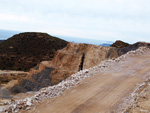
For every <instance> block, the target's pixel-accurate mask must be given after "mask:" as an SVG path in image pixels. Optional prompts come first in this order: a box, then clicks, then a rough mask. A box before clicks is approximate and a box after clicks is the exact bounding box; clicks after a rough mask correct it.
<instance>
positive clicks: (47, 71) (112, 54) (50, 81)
mask: <svg viewBox="0 0 150 113" xmlns="http://www.w3.org/2000/svg"><path fill="white" fill-rule="evenodd" d="M116 57H118V55H117V52H116V51H115V49H114V48H111V47H102V46H96V45H90V44H73V43H69V44H68V45H67V47H65V48H64V49H62V50H58V51H57V53H56V54H55V57H54V59H53V60H52V61H45V62H41V63H40V64H39V65H37V66H36V67H35V68H32V69H31V70H30V72H29V75H28V76H27V78H26V79H23V80H21V81H20V82H19V84H18V85H15V86H14V87H13V88H12V89H11V91H12V92H14V93H19V92H26V91H32V90H33V91H36V90H39V89H40V88H42V87H46V86H50V85H55V84H58V83H59V82H61V81H62V80H64V79H66V78H67V77H69V76H70V75H72V74H74V73H76V72H78V71H80V70H82V69H87V68H90V67H93V66H95V65H98V64H99V63H100V62H101V61H103V60H105V59H111V58H116Z"/></svg>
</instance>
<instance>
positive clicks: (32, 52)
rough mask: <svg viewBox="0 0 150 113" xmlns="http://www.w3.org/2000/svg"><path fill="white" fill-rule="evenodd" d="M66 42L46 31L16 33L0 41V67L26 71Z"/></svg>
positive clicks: (49, 56)
mask: <svg viewBox="0 0 150 113" xmlns="http://www.w3.org/2000/svg"><path fill="white" fill-rule="evenodd" d="M67 43H68V42H67V41H65V40H62V39H59V38H57V37H53V36H50V35H48V34H47V33H35V32H26V33H20V34H16V35H14V36H12V37H11V38H9V39H7V40H5V41H3V42H2V43H0V69H1V70H6V69H7V70H23V71H28V70H29V69H30V68H32V67H34V66H36V65H37V64H38V63H40V62H41V61H45V60H51V59H52V58H53V57H54V54H55V52H56V51H57V50H58V49H62V48H64V47H65V46H66V45H67Z"/></svg>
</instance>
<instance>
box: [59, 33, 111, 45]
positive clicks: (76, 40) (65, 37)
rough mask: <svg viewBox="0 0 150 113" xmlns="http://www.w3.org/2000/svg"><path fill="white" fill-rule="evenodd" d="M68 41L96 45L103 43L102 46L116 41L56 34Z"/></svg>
mask: <svg viewBox="0 0 150 113" xmlns="http://www.w3.org/2000/svg"><path fill="white" fill-rule="evenodd" d="M56 36H58V37H60V38H62V39H64V40H66V41H68V42H73V43H87V44H94V45H102V46H110V45H111V44H113V43H114V42H112V41H105V40H97V39H87V38H79V37H69V36H60V35H56Z"/></svg>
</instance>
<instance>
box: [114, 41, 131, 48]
mask: <svg viewBox="0 0 150 113" xmlns="http://www.w3.org/2000/svg"><path fill="white" fill-rule="evenodd" d="M129 45H130V44H128V43H126V42H123V41H121V40H117V41H116V42H115V43H113V44H112V45H111V47H115V48H124V47H127V46H129Z"/></svg>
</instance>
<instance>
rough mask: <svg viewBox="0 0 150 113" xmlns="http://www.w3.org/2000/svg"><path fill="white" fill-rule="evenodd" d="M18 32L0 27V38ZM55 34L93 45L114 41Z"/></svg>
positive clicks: (2, 38)
mask: <svg viewBox="0 0 150 113" xmlns="http://www.w3.org/2000/svg"><path fill="white" fill-rule="evenodd" d="M18 33H20V32H19V31H11V30H1V29H0V40H6V39H8V38H10V37H12V36H13V35H15V34H18ZM55 36H56V37H60V38H61V39H64V40H66V41H68V42H74V43H87V44H94V45H101V46H110V45H111V44H113V43H114V42H112V41H105V40H97V39H87V38H79V37H71V36H61V35H55Z"/></svg>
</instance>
